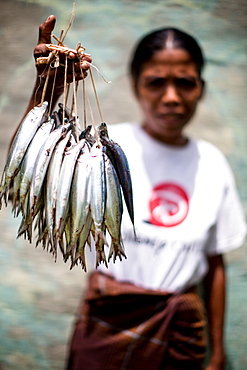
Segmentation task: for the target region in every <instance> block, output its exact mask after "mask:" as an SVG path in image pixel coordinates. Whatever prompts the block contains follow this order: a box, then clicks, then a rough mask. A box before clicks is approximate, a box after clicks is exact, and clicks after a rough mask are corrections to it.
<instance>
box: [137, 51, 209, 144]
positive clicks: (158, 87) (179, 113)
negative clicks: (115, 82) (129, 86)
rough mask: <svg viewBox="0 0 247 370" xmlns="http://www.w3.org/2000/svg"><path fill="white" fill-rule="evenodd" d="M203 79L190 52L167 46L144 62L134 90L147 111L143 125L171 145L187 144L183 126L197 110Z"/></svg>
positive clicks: (143, 109)
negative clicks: (167, 47)
mask: <svg viewBox="0 0 247 370" xmlns="http://www.w3.org/2000/svg"><path fill="white" fill-rule="evenodd" d="M203 87H204V82H203V81H202V80H201V78H200V77H199V75H198V71H197V67H196V64H195V63H194V61H193V60H192V59H191V56H190V55H189V54H188V52H187V51H185V50H181V49H164V50H161V51H158V52H156V53H155V54H154V55H153V57H152V58H151V60H149V61H148V62H146V63H144V64H143V66H142V70H141V73H140V76H139V79H138V81H137V84H136V88H135V92H136V96H137V99H138V101H139V104H140V106H141V108H142V111H143V113H144V115H143V116H144V118H143V128H144V130H145V131H146V132H147V133H148V134H149V135H151V136H152V137H154V138H155V139H157V140H159V141H162V142H164V143H167V144H170V145H184V144H185V143H186V142H187V139H186V137H185V135H184V133H183V131H184V127H185V126H186V124H187V123H188V122H189V120H190V119H191V117H192V116H193V114H194V113H195V110H196V107H197V103H198V102H199V100H200V99H201V97H202V94H203Z"/></svg>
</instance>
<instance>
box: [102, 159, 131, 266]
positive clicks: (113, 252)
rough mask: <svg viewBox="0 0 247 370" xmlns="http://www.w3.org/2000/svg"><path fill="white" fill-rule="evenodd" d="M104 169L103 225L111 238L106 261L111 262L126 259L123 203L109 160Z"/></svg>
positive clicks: (116, 178)
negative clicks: (104, 208) (122, 229)
mask: <svg viewBox="0 0 247 370" xmlns="http://www.w3.org/2000/svg"><path fill="white" fill-rule="evenodd" d="M105 168H106V189H107V190H106V191H107V197H106V210H105V225H106V227H107V230H108V232H109V234H110V236H111V247H110V251H109V255H108V261H110V259H111V257H112V256H113V261H114V262H115V261H116V258H117V257H119V258H120V260H122V256H123V257H124V258H126V255H125V253H124V249H123V243H122V239H121V222H122V214H123V203H122V194H121V188H120V184H119V180H118V176H117V173H116V171H115V169H114V166H113V165H112V163H111V161H110V160H109V158H107V159H106V161H105Z"/></svg>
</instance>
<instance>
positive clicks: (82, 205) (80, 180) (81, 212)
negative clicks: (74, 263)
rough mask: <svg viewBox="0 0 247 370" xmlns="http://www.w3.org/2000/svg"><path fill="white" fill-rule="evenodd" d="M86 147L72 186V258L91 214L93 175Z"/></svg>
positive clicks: (79, 159)
mask: <svg viewBox="0 0 247 370" xmlns="http://www.w3.org/2000/svg"><path fill="white" fill-rule="evenodd" d="M86 148H87V146H85V152H83V153H81V154H80V155H79V157H78V159H77V163H76V166H75V172H74V178H73V181H72V186H71V240H70V248H71V253H72V256H73V255H74V253H73V251H74V249H75V246H76V243H77V239H78V237H79V235H80V233H81V231H82V228H83V226H84V225H85V223H86V220H87V217H88V213H89V202H90V193H89V192H90V187H89V186H88V184H89V178H90V174H91V166H90V155H89V149H87V150H86Z"/></svg>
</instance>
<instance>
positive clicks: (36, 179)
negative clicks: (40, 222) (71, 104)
mask: <svg viewBox="0 0 247 370" xmlns="http://www.w3.org/2000/svg"><path fill="white" fill-rule="evenodd" d="M68 129H69V125H66V126H65V125H64V126H60V127H59V128H57V129H56V130H54V131H52V132H51V133H50V135H49V136H48V138H47V139H46V140H45V142H44V144H43V145H42V147H41V149H40V151H39V155H38V158H37V161H36V162H35V167H34V172H33V177H32V181H31V186H30V213H31V216H33V215H34V213H35V207H36V203H37V200H38V197H39V195H40V192H41V189H42V185H43V181H44V178H45V175H46V171H47V168H48V165H49V162H50V159H51V156H52V152H53V150H54V148H55V145H56V144H57V142H58V141H59V140H60V139H61V138H63V137H64V135H66V133H67V130H68Z"/></svg>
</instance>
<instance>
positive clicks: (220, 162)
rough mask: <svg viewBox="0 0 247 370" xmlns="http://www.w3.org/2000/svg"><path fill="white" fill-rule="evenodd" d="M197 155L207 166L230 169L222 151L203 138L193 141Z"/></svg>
mask: <svg viewBox="0 0 247 370" xmlns="http://www.w3.org/2000/svg"><path fill="white" fill-rule="evenodd" d="M195 145H196V146H197V150H198V153H199V157H200V159H201V160H202V161H204V162H205V163H206V164H207V166H210V167H211V168H220V169H222V170H223V169H224V170H227V171H231V169H230V165H229V162H228V159H227V158H226V156H225V155H224V153H223V152H222V151H221V150H220V149H219V148H217V147H216V146H215V145H213V144H212V143H210V142H208V141H205V140H197V141H195Z"/></svg>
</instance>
